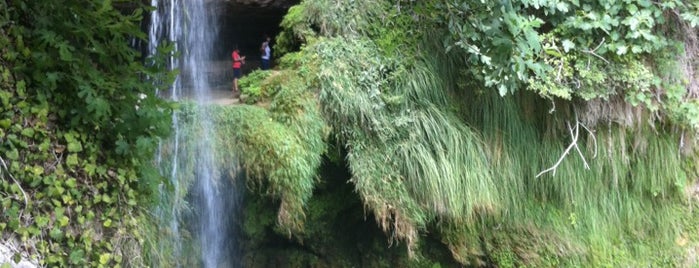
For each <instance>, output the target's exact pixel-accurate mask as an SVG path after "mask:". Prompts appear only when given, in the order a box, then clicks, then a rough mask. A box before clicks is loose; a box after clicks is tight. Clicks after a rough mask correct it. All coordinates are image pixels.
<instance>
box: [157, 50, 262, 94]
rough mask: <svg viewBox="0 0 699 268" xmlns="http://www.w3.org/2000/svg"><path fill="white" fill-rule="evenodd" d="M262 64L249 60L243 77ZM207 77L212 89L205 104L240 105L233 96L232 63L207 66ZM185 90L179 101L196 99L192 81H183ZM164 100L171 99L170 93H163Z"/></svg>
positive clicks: (224, 62)
mask: <svg viewBox="0 0 699 268" xmlns="http://www.w3.org/2000/svg"><path fill="white" fill-rule="evenodd" d="M259 65H260V62H259V61H258V60H248V61H247V62H246V64H245V65H243V68H242V71H243V75H246V74H248V73H250V72H252V71H254V70H256V69H257V68H259ZM207 67H208V70H207V71H206V77H207V79H208V81H209V84H210V88H209V91H208V92H207V96H206V97H205V99H203V102H204V103H209V104H219V105H231V104H238V103H240V100H239V99H238V98H237V97H236V98H234V96H233V91H232V88H233V69H232V67H231V62H230V61H229V60H220V61H212V62H210V63H209V65H208V66H207ZM186 71H187V70H181V72H183V73H184V72H186ZM183 84H184V86H183V89H182V90H181V93H180V94H181V95H180V96H179V99H194V98H195V95H194V90H192V89H191V87H190V86H188V85H190V84H191V82H190V81H183ZM161 95H162V97H164V98H170V97H171V96H170V93H169V92H163V94H161Z"/></svg>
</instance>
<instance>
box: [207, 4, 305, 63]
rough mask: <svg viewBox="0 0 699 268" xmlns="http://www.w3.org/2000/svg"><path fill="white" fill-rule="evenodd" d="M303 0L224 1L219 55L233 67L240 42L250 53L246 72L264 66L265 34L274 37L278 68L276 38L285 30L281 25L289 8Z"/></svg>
mask: <svg viewBox="0 0 699 268" xmlns="http://www.w3.org/2000/svg"><path fill="white" fill-rule="evenodd" d="M298 2H299V0H256V1H255V0H233V1H225V2H224V3H223V4H220V5H219V7H218V8H217V10H218V11H219V12H221V13H219V14H218V18H219V22H218V26H219V39H218V41H217V44H216V45H215V46H214V47H215V53H214V54H215V57H216V59H217V60H219V61H223V62H226V63H227V65H226V66H227V68H228V69H230V63H231V53H232V52H233V48H234V47H235V46H236V45H237V46H238V48H239V49H240V54H241V55H243V56H246V60H245V61H246V64H245V65H243V67H242V72H243V74H247V73H250V72H252V71H254V70H256V69H259V68H260V64H261V56H262V55H261V54H262V53H260V46H261V45H262V42H264V39H265V36H269V37H270V38H271V40H272V41H271V45H270V47H271V49H272V62H273V64H272V67H274V60H275V59H276V57H275V56H276V55H275V54H274V44H275V37H276V36H277V35H278V34H279V32H280V31H281V28H280V26H279V24H280V23H281V21H282V19H283V17H284V15H286V13H287V11H288V10H289V8H290V7H291V6H293V5H295V4H298Z"/></svg>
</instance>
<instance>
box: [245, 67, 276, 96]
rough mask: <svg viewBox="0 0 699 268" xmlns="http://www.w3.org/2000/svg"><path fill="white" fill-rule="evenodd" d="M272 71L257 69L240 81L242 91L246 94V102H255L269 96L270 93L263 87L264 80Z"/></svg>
mask: <svg viewBox="0 0 699 268" xmlns="http://www.w3.org/2000/svg"><path fill="white" fill-rule="evenodd" d="M270 74H271V71H263V70H255V71H253V72H252V73H250V74H248V75H246V76H244V77H243V78H241V79H240V80H239V81H238V86H239V87H240V88H241V92H242V93H243V94H245V103H246V104H253V103H256V102H258V101H260V100H261V99H262V98H269V93H267V92H266V90H265V89H264V88H263V85H262V81H264V80H265V79H266V78H267V77H268V76H269V75H270Z"/></svg>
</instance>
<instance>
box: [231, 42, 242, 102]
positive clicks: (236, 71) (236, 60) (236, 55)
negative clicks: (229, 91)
mask: <svg viewBox="0 0 699 268" xmlns="http://www.w3.org/2000/svg"><path fill="white" fill-rule="evenodd" d="M231 58H233V97H237V96H238V95H240V91H239V90H238V79H239V78H240V76H241V75H242V73H241V71H240V67H241V66H242V65H243V64H245V56H240V51H239V50H238V46H236V47H235V49H233V54H231Z"/></svg>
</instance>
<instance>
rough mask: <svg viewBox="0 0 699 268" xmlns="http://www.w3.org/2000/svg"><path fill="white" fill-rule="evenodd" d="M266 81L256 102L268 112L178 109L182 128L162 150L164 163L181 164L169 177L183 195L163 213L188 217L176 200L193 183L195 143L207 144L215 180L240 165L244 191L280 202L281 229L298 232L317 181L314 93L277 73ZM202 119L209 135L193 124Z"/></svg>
mask: <svg viewBox="0 0 699 268" xmlns="http://www.w3.org/2000/svg"><path fill="white" fill-rule="evenodd" d="M271 77H273V79H270V80H271V81H267V82H266V83H265V84H263V86H265V87H267V89H266V91H265V92H266V93H265V95H264V96H261V97H264V98H265V99H264V101H265V102H266V103H267V104H266V105H267V106H268V107H267V108H264V107H261V106H255V105H239V106H220V105H209V106H201V105H196V104H183V105H182V107H181V109H180V110H179V111H178V115H179V117H178V120H179V121H180V123H181V124H183V125H184V126H185V127H183V128H181V130H180V132H178V133H177V135H175V137H174V138H173V140H170V141H168V142H167V143H166V145H165V146H164V148H163V153H164V154H165V155H167V156H171V157H169V158H168V157H165V158H166V159H170V160H168V161H178V162H179V163H180V164H181V165H180V166H179V168H180V169H182V170H180V171H178V172H172V173H173V174H178V176H179V177H178V178H176V180H175V181H176V183H179V184H181V185H180V186H179V187H178V189H180V191H181V192H182V193H181V194H180V195H176V196H178V197H180V198H175V199H173V200H172V201H171V202H170V203H169V204H170V205H169V206H166V207H172V208H173V211H176V212H177V213H183V214H186V213H187V206H186V204H184V203H183V202H182V201H177V200H184V198H181V197H183V196H184V195H185V194H186V193H187V192H188V191H189V188H190V187H191V186H192V184H193V181H194V178H195V170H194V168H195V166H196V165H195V164H196V161H197V157H196V156H197V154H196V150H194V149H193V148H195V145H196V144H195V143H196V142H197V141H198V140H200V139H203V138H209V139H212V141H213V144H214V145H213V147H214V148H217V149H216V150H214V151H215V153H216V155H215V162H216V163H217V164H216V165H217V168H216V170H215V171H214V172H215V174H217V175H215V177H216V178H220V177H223V176H222V174H224V173H225V172H236V170H237V167H238V165H239V164H240V165H241V166H242V167H243V168H244V169H245V171H246V174H247V176H248V179H247V184H248V186H249V187H252V188H254V189H259V190H260V191H261V193H262V194H264V195H267V196H270V197H271V198H272V199H274V200H278V201H279V202H280V208H279V213H278V218H277V221H278V224H279V226H280V229H281V230H284V231H286V232H287V234H288V235H289V236H291V235H293V234H298V233H301V232H303V222H304V217H305V213H304V206H305V203H306V202H307V201H308V199H309V198H310V197H311V194H312V192H313V188H314V185H315V183H316V181H317V172H318V168H319V167H320V164H321V157H322V155H323V153H324V152H325V146H326V144H325V136H326V135H327V127H326V126H325V123H324V121H323V119H322V118H321V117H320V113H319V111H318V106H317V104H316V102H315V101H314V100H313V96H314V94H313V92H311V91H308V90H307V89H306V87H305V85H306V84H305V83H303V80H302V79H301V78H300V77H299V76H298V75H295V74H294V73H286V72H282V73H280V74H274V75H272V76H271ZM201 116H206V117H209V118H210V119H211V121H212V125H213V131H211V132H210V133H205V132H204V131H203V129H205V128H204V126H202V125H201V124H202V121H203V120H198V118H201ZM206 135H208V136H206ZM174 139H177V140H174ZM173 157H174V158H173ZM163 166H170V165H163ZM165 173H167V174H169V173H170V171H165ZM231 177H233V178H234V177H236V176H234V174H233V176H231ZM175 216H176V215H172V217H175ZM177 218H181V217H177Z"/></svg>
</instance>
